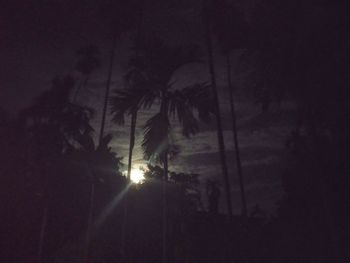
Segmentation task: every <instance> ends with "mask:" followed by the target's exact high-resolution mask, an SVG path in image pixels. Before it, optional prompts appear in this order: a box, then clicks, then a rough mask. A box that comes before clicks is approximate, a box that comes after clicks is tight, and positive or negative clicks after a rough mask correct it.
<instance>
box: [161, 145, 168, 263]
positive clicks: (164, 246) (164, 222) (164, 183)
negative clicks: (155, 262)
mask: <svg viewBox="0 0 350 263" xmlns="http://www.w3.org/2000/svg"><path fill="white" fill-rule="evenodd" d="M167 181H168V151H166V153H165V158H164V178H163V180H162V263H166V262H167V246H168V244H167V233H168V227H167V225H168V220H167V194H166V186H167Z"/></svg>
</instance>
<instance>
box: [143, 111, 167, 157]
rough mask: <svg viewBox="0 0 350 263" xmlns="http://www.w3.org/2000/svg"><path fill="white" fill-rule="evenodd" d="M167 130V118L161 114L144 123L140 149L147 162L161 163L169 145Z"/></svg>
mask: <svg viewBox="0 0 350 263" xmlns="http://www.w3.org/2000/svg"><path fill="white" fill-rule="evenodd" d="M169 130H170V123H169V120H168V117H167V116H165V115H163V114H161V113H157V114H155V115H154V116H153V117H152V118H150V119H149V120H148V121H147V122H146V124H145V126H144V138H143V141H142V148H143V152H144V156H145V158H146V159H147V160H151V161H160V162H162V160H163V159H164V155H165V153H166V150H167V149H168V145H169V139H168V134H169Z"/></svg>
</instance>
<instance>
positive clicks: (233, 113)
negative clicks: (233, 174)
mask: <svg viewBox="0 0 350 263" xmlns="http://www.w3.org/2000/svg"><path fill="white" fill-rule="evenodd" d="M226 62H227V65H226V66H227V67H226V68H227V82H228V91H229V94H230V107H231V118H232V131H233V140H234V147H235V152H236V165H237V173H238V179H239V187H240V190H241V200H242V216H244V217H246V216H247V202H246V197H245V190H244V182H243V172H242V162H241V156H240V151H239V144H238V136H237V125H236V111H235V104H234V98H233V85H232V79H231V59H230V54H229V53H227V54H226Z"/></svg>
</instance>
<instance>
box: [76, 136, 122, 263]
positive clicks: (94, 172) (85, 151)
mask: <svg viewBox="0 0 350 263" xmlns="http://www.w3.org/2000/svg"><path fill="white" fill-rule="evenodd" d="M77 140H78V143H79V145H80V148H78V149H77V150H75V151H73V152H72V153H70V155H69V156H70V159H71V160H74V161H75V162H77V163H79V164H82V165H83V166H84V168H85V170H86V171H87V174H88V177H89V180H90V194H89V196H90V198H89V208H88V218H87V224H86V231H85V236H84V238H83V246H82V250H83V251H82V252H83V253H82V257H83V262H88V257H89V246H90V241H91V237H92V234H93V229H92V226H93V219H94V210H95V192H96V191H95V188H96V181H97V177H98V176H99V177H102V176H103V174H104V173H106V171H111V173H116V172H117V171H119V168H120V165H121V159H122V158H120V157H117V156H116V154H115V153H113V152H112V151H111V148H110V147H109V146H108V144H109V143H110V141H111V140H112V136H111V135H110V134H107V135H106V136H104V137H103V140H102V141H101V142H100V143H99V144H98V145H97V146H95V143H94V141H93V138H92V137H91V135H90V134H88V133H85V134H82V135H81V136H79V138H78V139H77Z"/></svg>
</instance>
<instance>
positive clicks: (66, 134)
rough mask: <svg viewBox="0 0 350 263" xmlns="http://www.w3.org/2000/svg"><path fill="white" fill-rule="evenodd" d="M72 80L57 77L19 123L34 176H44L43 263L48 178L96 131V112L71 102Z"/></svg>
mask: <svg viewBox="0 0 350 263" xmlns="http://www.w3.org/2000/svg"><path fill="white" fill-rule="evenodd" d="M74 84H75V82H74V80H73V78H72V77H71V76H66V77H64V78H58V77H56V78H55V79H54V80H53V83H52V88H51V89H49V90H47V91H45V92H43V93H42V94H41V95H40V96H38V97H37V99H36V100H35V103H34V105H33V106H31V107H29V108H27V109H24V110H23V111H22V112H21V113H20V117H19V121H20V123H21V125H23V129H25V130H26V131H27V136H28V148H29V149H31V151H32V152H31V155H30V158H31V159H32V165H31V167H33V168H32V169H35V170H34V173H38V174H41V175H43V177H44V179H43V180H44V183H43V185H44V186H43V188H44V189H43V192H44V194H43V195H44V198H45V199H46V200H45V205H44V208H43V216H42V224H41V230H40V240H39V247H38V260H39V262H40V261H41V257H42V251H43V245H44V239H45V233H46V226H47V217H48V210H49V202H48V200H49V192H50V191H49V189H48V187H49V182H48V180H49V178H48V176H47V174H49V172H50V171H52V170H53V169H54V167H55V163H57V161H58V160H60V158H61V157H62V155H63V154H64V153H66V152H69V151H70V150H71V149H72V148H74V145H75V144H76V142H77V139H78V137H79V136H80V135H81V134H82V133H87V134H89V133H90V132H92V130H93V129H92V127H91V126H90V124H89V120H90V118H91V117H92V110H91V109H88V108H86V107H81V106H79V105H76V104H73V103H71V102H70V96H71V92H72V90H73V89H74Z"/></svg>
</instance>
